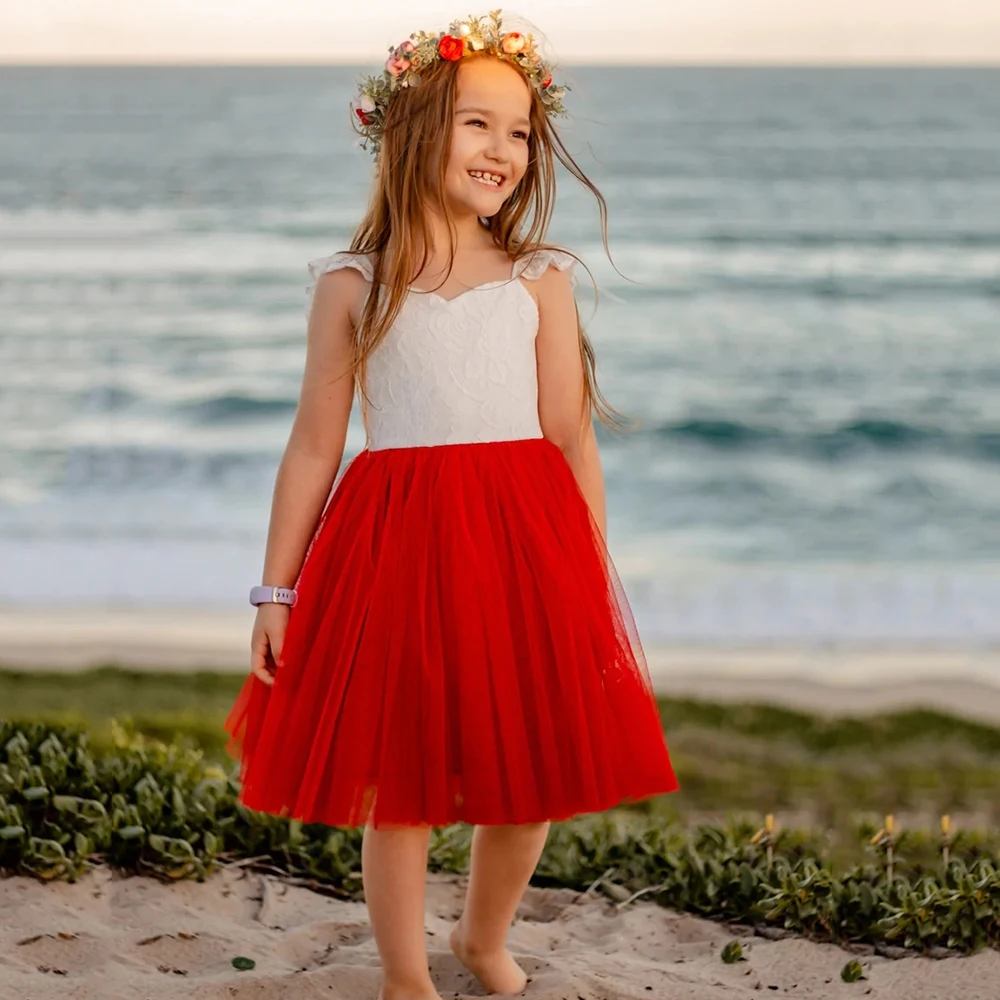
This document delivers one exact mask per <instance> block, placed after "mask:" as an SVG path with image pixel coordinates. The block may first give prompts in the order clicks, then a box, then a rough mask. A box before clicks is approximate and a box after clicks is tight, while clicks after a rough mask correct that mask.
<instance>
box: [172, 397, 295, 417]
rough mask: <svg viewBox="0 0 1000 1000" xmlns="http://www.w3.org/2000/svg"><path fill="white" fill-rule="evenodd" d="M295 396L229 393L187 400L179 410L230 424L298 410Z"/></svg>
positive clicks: (183, 414)
mask: <svg viewBox="0 0 1000 1000" xmlns="http://www.w3.org/2000/svg"><path fill="white" fill-rule="evenodd" d="M295 407H296V402H295V400H294V399H291V398H287V397H283V398H277V399H273V398H272V399H266V398H264V397H261V396H246V395H237V394H232V395H227V396H216V397H214V398H212V399H202V400H199V401H197V402H193V403H183V404H181V405H180V406H178V407H177V412H178V413H179V414H180V416H181V417H183V418H184V419H186V420H189V421H192V422H194V423H198V424H229V423H242V422H244V421H252V420H270V419H271V418H273V417H283V416H285V415H287V414H289V413H294V412H295Z"/></svg>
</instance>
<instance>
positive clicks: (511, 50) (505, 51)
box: [352, 10, 571, 160]
mask: <svg viewBox="0 0 1000 1000" xmlns="http://www.w3.org/2000/svg"><path fill="white" fill-rule="evenodd" d="M474 52H488V53H490V54H491V55H495V56H499V57H500V58H502V59H507V60H509V61H510V62H513V63H515V64H516V65H517V66H519V67H520V68H521V69H522V70H523V71H524V72H525V74H526V75H527V77H528V79H529V80H530V81H531V84H532V86H533V87H534V88H535V90H536V91H537V92H538V95H539V97H541V100H542V104H543V105H544V107H545V111H546V113H547V114H549V115H565V114H566V109H565V108H564V107H563V103H562V102H563V97H564V95H565V93H566V91H567V90H570V89H571V88H570V87H568V86H566V85H563V86H559V87H557V86H553V83H552V67H551V66H550V65H549V64H548V63H547V62H546V61H545V60H544V59H542V57H541V55H540V54H539V52H538V50H537V49H536V47H535V39H534V36H533V35H530V34H528V35H523V34H521V33H520V32H517V31H506V32H505V31H504V30H503V27H502V25H501V20H500V11H499V10H492V11H490V13H489V16H488V17H486V18H482V17H473V16H470V17H468V18H466V19H465V20H464V21H452V22H451V25H450V26H449V28H448V31H447V32H441V33H439V34H428V33H427V32H426V31H415V32H414V33H413V34H412V35H410V37H409V39H407V40H406V41H405V42H401V43H400V44H399V45H397V46H395V47H394V48H390V49H389V58H388V59H387V60H386V62H385V69H384V70H383V71H382V75H381V76H368V77H365V78H364V79H363V80H362V81H361V82H360V83H359V84H358V97H357V106H353V105H352V107H353V111H354V115H355V117H356V118H357V126H356V128H357V131H359V132H360V133H361V135H362V136H364V138H363V140H362V142H361V146H362V148H367V147H368V146H369V144H370V145H371V151H372V155H373V156H374V157H375V159H376V160H377V159H378V154H379V148H380V146H381V145H382V133H383V128H384V125H385V114H386V110H387V109H388V107H389V104H390V102H391V101H392V99H393V98H394V97H395V95H396V94H397V93H398V92H399V90H400V89H401V88H402V87H417V86H419V85H420V71H421V70H422V69H425V68H427V67H428V66H432V65H433V64H434V63H436V62H437V61H438V60H441V59H447V60H449V61H451V62H457V61H458V60H459V59H461V58H462V57H463V56H465V55H470V54H472V53H474Z"/></svg>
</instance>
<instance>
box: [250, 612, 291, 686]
mask: <svg viewBox="0 0 1000 1000" xmlns="http://www.w3.org/2000/svg"><path fill="white" fill-rule="evenodd" d="M289 611H291V608H290V607H289V606H288V605H287V604H272V603H270V602H268V603H266V604H261V605H258V607H257V619H256V621H255V622H254V625H253V635H252V636H251V638H250V672H251V673H252V674H253V675H254V676H255V677H258V678H260V680H262V681H263V682H264V683H265V684H266V685H267V686H268V687H270V686H271V685H272V684H273V683H274V672H275V671H276V670H277V669H278V664H279V662H280V661H281V647H282V646H283V645H284V642H285V629H286V628H287V627H288V613H289Z"/></svg>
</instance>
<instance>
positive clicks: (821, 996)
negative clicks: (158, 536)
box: [0, 609, 1000, 1000]
mask: <svg viewBox="0 0 1000 1000" xmlns="http://www.w3.org/2000/svg"><path fill="white" fill-rule="evenodd" d="M252 620H253V619H252V611H248V612H247V613H246V614H242V613H239V612H233V613H219V612H205V611H194V612H191V611H169V610H163V611H158V612H150V611H130V610H128V609H116V610H113V611H101V610H97V611H80V610H69V611H57V610H23V609H22V610H14V611H6V612H0V636H2V637H3V649H2V662H3V665H5V666H18V667H28V668H31V669H36V670H43V669H44V670H79V669H84V668H86V667H89V666H94V665H97V664H101V663H108V662H116V663H119V664H122V665H127V666H130V667H138V668H140V669H168V670H177V671H184V670H188V669H192V668H196V667H197V668H205V667H208V668H213V669H220V670H232V671H238V672H245V670H246V658H245V657H246V649H247V643H248V639H249V629H250V624H251V622H252ZM646 653H647V658H648V660H649V665H650V673H651V676H652V678H653V682H654V686H655V687H656V689H657V691H658V692H659V693H661V694H664V695H666V696H668V697H669V696H670V695H674V696H683V695H691V696H696V697H706V698H712V699H716V700H720V701H732V702H741V701H748V700H753V701H767V702H772V703H780V704H788V705H792V706H798V707H801V708H804V709H808V710H812V711H820V712H828V713H832V714H852V713H862V714H863V713H867V712H872V711H880V710H883V709H891V708H899V707H909V706H926V707H932V708H938V709H941V710H947V711H953V712H957V713H958V714H962V715H966V716H968V717H971V718H980V719H984V720H986V721H992V722H1000V650H997V649H989V648H985V649H984V648H972V647H943V648H930V647H925V646H914V647H910V648H906V647H902V646H894V647H885V646H882V647H879V646H858V645H853V646H839V647H838V646H831V645H824V646H818V645H814V646H807V645H801V644H798V645H793V644H786V645H780V646H779V645H773V646H764V645H758V646H752V647H751V646H745V647H733V646H721V645H720V646H714V647H711V646H697V647H695V646H679V645H678V646H657V645H655V644H654V645H650V646H647V649H646ZM462 891H463V882H462V880H461V879H460V878H456V877H453V876H437V875H431V876H429V877H428V905H427V941H428V952H429V956H430V965H431V970H432V973H433V976H434V980H435V983H436V984H437V986H438V988H439V990H440V991H441V995H442V997H445V998H447V1000H454V998H457V997H475V996H481V995H482V992H481V991H480V990H479V989H478V988H477V986H476V984H475V983H474V982H473V980H472V979H471V978H470V977H469V976H468V974H467V973H465V972H464V971H463V970H462V968H461V966H460V965H459V964H458V962H457V960H456V959H455V958H454V957H453V956H452V955H451V954H450V952H449V951H448V948H447V935H448V930H449V928H450V926H451V923H452V922H453V920H454V919H455V918H456V917H457V915H458V910H459V906H460V900H461V894H462ZM733 938H737V939H738V940H740V941H741V942H742V943H743V945H744V950H745V953H746V954H747V956H748V958H749V961H747V962H743V963H739V964H737V965H733V966H727V965H725V964H724V963H723V962H722V961H721V960H720V958H719V952H720V949H721V948H722V946H723V945H724V944H725V943H726V942H727V941H729V940H731V939H733ZM510 943H511V948H512V950H513V952H514V953H515V955H516V956H517V958H518V959H519V961H521V962H522V964H523V965H524V967H525V969H527V970H528V972H529V974H530V976H531V982H530V984H529V987H528V990H527V991H526V993H525V994H523V995H524V996H526V997H529V998H535V1000H626V998H639V997H641V998H647V997H652V998H657V1000H688V998H690V1000H717V998H719V1000H722V998H726V1000H729V998H736V997H760V996H768V995H771V994H772V993H778V994H781V995H789V996H799V997H807V998H810V1000H825V998H828V997H829V998H834V997H836V998H841V997H850V996H871V997H877V998H888V997H892V998H896V997H898V998H900V1000H904V998H905V1000H939V998H945V997H953V996H960V997H962V998H963V1000H987V998H988V1000H996V997H997V996H1000V992H998V988H997V986H996V984H997V983H998V982H1000V954H998V953H997V952H995V951H988V952H983V953H981V954H979V955H975V956H971V957H946V958H941V959H937V960H935V959H930V958H922V957H913V956H909V957H905V958H894V959H893V958H888V957H885V956H883V955H879V954H870V949H869V953H867V954H854V953H851V952H849V951H845V950H843V949H840V948H838V947H836V946H833V945H827V944H817V943H815V942H810V941H807V940H804V939H802V938H797V937H789V938H787V939H784V940H769V939H765V938H763V937H757V936H754V934H753V932H752V930H751V929H749V928H727V927H725V926H722V925H720V924H716V923H713V922H710V921H706V920H701V919H698V918H696V917H693V916H690V915H687V914H678V913H675V912H672V911H669V910H665V909H662V908H659V907H657V906H655V905H654V904H651V903H648V902H643V901H638V902H636V903H630V904H628V905H627V906H619V905H618V904H617V903H615V902H614V901H612V900H609V899H607V898H605V897H603V896H587V897H581V896H580V895H579V894H576V893H573V892H570V891H567V890H547V889H536V888H531V889H529V891H528V894H527V896H526V898H525V901H524V904H523V905H522V907H521V909H520V911H519V914H518V918H517V920H516V921H515V924H514V926H513V928H512V930H511V934H510ZM238 955H245V956H248V957H250V958H253V959H254V960H255V962H256V967H255V968H254V969H253V970H252V971H244V972H241V971H238V970H236V969H235V968H234V967H233V966H232V964H231V960H232V959H233V958H234V957H235V956H238ZM852 957H859V958H861V960H862V961H863V962H864V964H865V966H866V974H867V977H868V978H867V980H866V981H862V982H859V983H854V984H850V985H849V984H845V983H843V982H841V980H840V978H839V975H840V969H841V967H842V966H843V964H844V963H845V962H846V961H847V960H849V959H850V958H852ZM378 982H379V971H378V967H377V954H376V951H375V948H374V944H373V942H372V939H371V934H370V931H369V929H368V923H367V916H366V912H365V909H364V905H363V904H361V903H350V902H344V901H339V900H336V899H334V898H331V897H330V896H327V895H324V894H322V893H319V892H316V891H313V890H312V889H309V888H305V887H302V886H296V885H290V884H288V883H287V882H286V881H284V880H283V879H281V878H280V877H278V876H275V875H264V874H259V873H250V872H247V871H246V870H245V869H243V868H240V867H238V866H232V867H228V868H224V869H221V870H220V871H218V872H216V873H215V874H213V875H212V876H211V877H210V878H209V879H208V880H207V881H206V882H205V883H202V884H198V883H196V882H179V883H175V884H163V883H161V882H159V881H157V880H155V879H152V878H145V877H121V876H118V875H113V874H112V872H111V871H110V870H109V869H107V868H105V867H98V868H96V869H94V870H93V871H91V872H88V873H87V874H86V875H85V876H84V877H83V878H82V879H81V880H80V881H79V882H78V883H76V884H67V883H53V884H49V885H46V884H42V883H40V882H37V881H36V880H34V879H30V878H23V877H16V878H8V879H3V880H0V1000H55V998H57V997H58V998H65V997H68V998H72V1000H131V998H142V1000H147V998H148V1000H159V998H168V997H169V998H171V1000H181V998H188V997H191V998H194V997H197V998H199V1000H250V998H253V1000H279V998H281V1000H283V998H286V997H289V996H294V997H295V998H296V1000H311V998H320V997H324V998H328V1000H338V998H344V1000H347V998H351V1000H374V998H375V997H376V995H377V992H378Z"/></svg>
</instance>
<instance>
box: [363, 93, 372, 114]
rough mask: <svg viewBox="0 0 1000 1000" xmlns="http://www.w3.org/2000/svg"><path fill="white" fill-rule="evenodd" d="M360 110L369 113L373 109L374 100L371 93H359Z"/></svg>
mask: <svg viewBox="0 0 1000 1000" xmlns="http://www.w3.org/2000/svg"><path fill="white" fill-rule="evenodd" d="M361 110H362V111H364V113H365V114H370V113H371V112H372V111H374V110H375V100H374V98H373V97H372V96H371V94H362V95H361Z"/></svg>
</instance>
